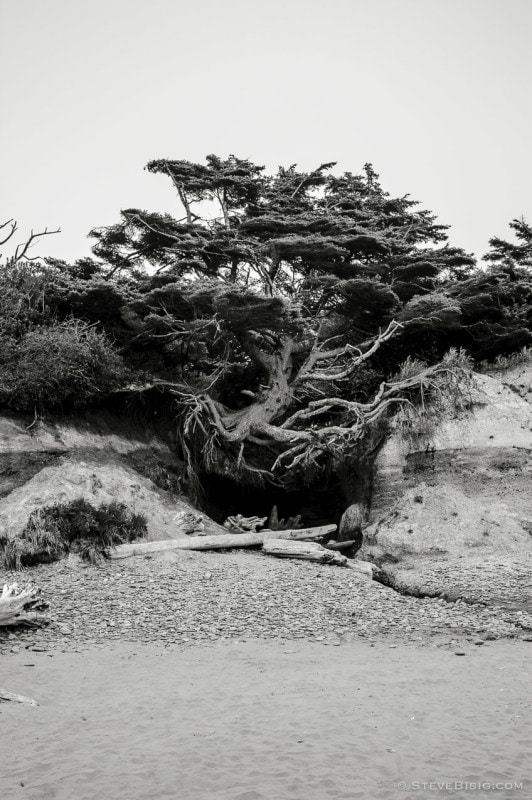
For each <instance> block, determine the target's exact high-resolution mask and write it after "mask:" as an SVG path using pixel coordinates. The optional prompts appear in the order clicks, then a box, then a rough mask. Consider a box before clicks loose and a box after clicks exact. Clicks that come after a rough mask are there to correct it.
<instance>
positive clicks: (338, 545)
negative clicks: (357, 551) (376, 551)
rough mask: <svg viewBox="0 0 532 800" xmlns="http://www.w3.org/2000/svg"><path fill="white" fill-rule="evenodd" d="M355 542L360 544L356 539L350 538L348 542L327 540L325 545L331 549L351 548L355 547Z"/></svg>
mask: <svg viewBox="0 0 532 800" xmlns="http://www.w3.org/2000/svg"><path fill="white" fill-rule="evenodd" d="M355 544H358V541H357V540H356V539H348V540H347V541H346V542H335V541H330V542H327V544H326V545H325V547H327V548H328V549H329V550H349V548H350V547H353V545H355Z"/></svg>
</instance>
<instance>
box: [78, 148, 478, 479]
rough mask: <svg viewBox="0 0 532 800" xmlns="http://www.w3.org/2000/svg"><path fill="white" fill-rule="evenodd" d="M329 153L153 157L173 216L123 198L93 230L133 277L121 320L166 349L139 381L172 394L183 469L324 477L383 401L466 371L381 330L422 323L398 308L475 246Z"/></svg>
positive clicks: (371, 438) (354, 450)
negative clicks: (168, 184)
mask: <svg viewBox="0 0 532 800" xmlns="http://www.w3.org/2000/svg"><path fill="white" fill-rule="evenodd" d="M333 166H334V164H332V163H327V164H322V165H320V166H318V167H317V168H316V169H315V170H313V171H311V172H302V171H299V170H298V169H297V168H296V166H295V165H292V166H290V167H288V168H283V167H281V168H279V170H278V172H277V173H276V174H275V175H266V174H265V173H264V170H263V168H262V167H258V166H255V165H254V164H252V163H251V162H249V161H248V160H245V159H239V158H236V157H235V156H229V158H228V159H225V160H223V159H220V158H218V157H217V156H214V155H210V156H207V159H206V163H205V164H192V163H190V162H188V161H175V160H167V159H164V160H158V161H152V162H150V163H149V164H148V167H147V168H148V170H149V171H151V172H153V173H163V174H165V175H167V176H168V177H169V179H170V180H171V181H172V183H173V185H174V187H175V189H176V192H177V196H178V200H179V203H180V206H181V207H182V209H183V214H182V215H181V217H179V218H177V219H174V218H173V217H171V216H170V215H169V214H160V213H154V212H148V211H144V210H141V209H126V210H124V211H122V214H121V220H120V222H119V223H117V224H115V225H113V226H110V227H107V228H98V229H95V230H93V231H92V235H93V236H94V237H95V238H96V239H97V243H96V245H95V247H94V254H95V255H96V256H97V258H99V259H100V260H101V263H103V264H105V265H106V267H105V269H106V270H107V271H106V272H105V270H104V272H105V274H104V276H103V280H108V281H114V280H116V278H117V276H124V279H126V280H130V279H131V276H133V275H134V276H136V277H135V280H136V298H135V299H132V300H131V301H130V302H129V303H128V304H127V307H125V308H123V309H122V312H121V313H122V320H123V322H124V324H125V325H126V326H127V327H128V329H129V331H130V333H133V335H134V339H135V341H136V342H140V343H142V344H143V345H144V346H148V345H149V346H150V347H157V348H159V350H160V352H162V353H164V358H163V361H164V366H163V367H162V369H160V370H159V372H158V373H157V372H156V371H154V372H152V374H151V375H150V376H147V379H146V380H145V381H144V383H143V384H139V385H138V387H137V388H138V390H139V391H147V390H148V389H150V388H154V387H157V388H159V389H160V390H161V391H165V392H166V393H169V394H170V395H171V396H172V397H173V399H174V402H175V410H176V421H177V439H178V446H179V449H180V450H181V453H182V455H183V458H184V460H185V462H186V464H187V467H188V471H189V476H190V479H191V482H192V481H193V480H194V478H195V477H197V476H198V474H201V473H202V472H209V471H218V472H221V473H222V474H231V475H232V476H233V477H240V479H241V480H272V481H284V482H285V483H286V484H288V483H297V482H298V481H301V480H303V481H304V480H305V479H306V478H308V477H309V475H312V476H313V477H315V475H316V472H317V471H318V472H319V471H320V470H324V469H328V468H330V467H331V465H338V464H340V463H344V462H346V461H348V460H349V459H354V458H360V457H361V453H367V452H369V451H370V450H371V449H372V448H374V447H375V446H376V441H377V440H378V435H377V434H376V431H378V424H379V421H382V420H384V419H385V417H386V415H387V414H388V412H389V411H390V409H393V408H397V407H398V405H400V404H403V403H410V402H412V400H413V398H414V396H415V394H416V392H417V391H418V390H419V389H420V387H424V389H425V391H430V387H433V388H435V387H437V386H438V385H439V384H440V383H441V382H442V380H444V379H446V378H450V379H451V380H454V379H455V378H456V377H457V376H458V374H459V373H460V371H461V369H462V366H461V362H460V358H454V359H453V358H451V359H447V361H445V362H443V363H436V364H433V365H431V366H429V365H426V364H425V365H422V364H419V365H418V368H417V370H416V371H415V372H414V373H412V370H411V369H410V370H409V371H408V373H403V374H401V373H400V371H399V370H400V363H399V360H398V359H397V356H396V354H395V353H394V351H393V348H392V349H389V350H386V343H390V342H392V341H394V340H398V339H400V337H401V335H402V334H403V333H404V332H405V331H406V330H407V329H409V328H410V326H412V325H413V324H414V323H413V320H412V318H411V317H409V316H408V314H407V315H406V316H404V317H403V319H402V320H399V319H398V315H399V314H400V313H401V310H402V309H403V308H405V307H406V305H407V304H408V303H409V302H410V303H411V302H413V300H416V298H423V297H428V296H431V293H434V291H435V290H436V289H437V288H438V287H439V286H440V285H443V282H444V281H445V280H446V279H448V278H449V277H452V278H453V281H454V282H456V281H460V280H463V279H464V278H465V277H466V276H467V274H468V273H469V272H470V271H471V270H472V268H473V266H474V263H475V262H474V259H473V257H472V256H470V255H468V254H466V253H465V252H464V251H463V250H460V249H458V248H453V247H450V246H449V245H448V244H447V237H446V232H445V231H446V227H445V226H443V225H441V224H439V223H437V221H436V218H435V216H434V215H433V214H432V213H430V212H428V211H426V210H422V209H419V208H418V204H417V203H416V202H415V201H413V200H411V199H410V198H409V197H408V195H405V196H403V197H399V198H392V197H390V196H389V195H388V193H386V192H385V191H384V190H383V188H382V187H381V184H380V181H379V176H378V175H377V174H376V172H375V171H374V170H373V167H372V166H371V165H370V164H366V166H365V168H364V172H363V174H362V175H353V174H351V173H346V174H344V175H342V176H339V177H335V176H334V175H332V174H331V173H330V170H331V168H332V167H333ZM141 270H145V272H144V274H142V272H141ZM91 281H92V282H94V278H91ZM443 305H444V306H445V302H444V303H443ZM449 306H452V303H449V302H447V307H446V309H445V313H446V314H447V316H449ZM425 310H426V309H425ZM433 310H434V309H433ZM436 316H437V315H436ZM444 316H445V315H444ZM451 316H452V315H451ZM455 316H456V314H455ZM419 349H420V352H419V353H416V355H422V349H423V348H422V347H420V348H419ZM411 363H413V362H411ZM416 363H417V362H416ZM394 376H395V377H394Z"/></svg>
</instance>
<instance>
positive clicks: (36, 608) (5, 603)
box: [0, 583, 47, 627]
mask: <svg viewBox="0 0 532 800" xmlns="http://www.w3.org/2000/svg"><path fill="white" fill-rule="evenodd" d="M40 594H41V590H40V589H38V588H37V587H36V586H31V585H28V586H23V587H22V588H20V587H19V586H18V585H17V584H16V583H12V584H11V585H8V584H6V585H5V586H4V588H3V591H2V594H1V595H0V627H6V626H9V625H39V624H40V623H42V622H47V618H46V616H45V615H44V614H41V613H39V612H41V611H42V610H43V609H44V608H46V606H45V604H44V603H43V601H42V600H41V597H40Z"/></svg>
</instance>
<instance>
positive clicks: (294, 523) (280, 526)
mask: <svg viewBox="0 0 532 800" xmlns="http://www.w3.org/2000/svg"><path fill="white" fill-rule="evenodd" d="M267 527H268V528H269V530H271V531H286V530H292V529H293V528H304V527H305V526H304V525H302V524H301V514H297V516H295V517H288V519H279V512H278V511H277V506H273V508H272V510H271V512H270V516H269V518H268V525H267Z"/></svg>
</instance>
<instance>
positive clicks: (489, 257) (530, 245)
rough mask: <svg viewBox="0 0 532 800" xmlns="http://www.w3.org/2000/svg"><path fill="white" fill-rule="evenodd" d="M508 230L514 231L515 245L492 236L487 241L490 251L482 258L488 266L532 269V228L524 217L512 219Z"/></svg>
mask: <svg viewBox="0 0 532 800" xmlns="http://www.w3.org/2000/svg"><path fill="white" fill-rule="evenodd" d="M510 228H511V229H512V230H513V231H514V233H515V237H516V239H517V243H514V242H507V241H506V240H505V239H499V238H498V237H497V236H494V237H493V239H490V240H489V243H490V247H491V250H490V251H489V252H488V253H486V255H484V256H482V260H483V261H486V262H487V263H488V264H489V265H490V266H492V267H493V266H502V267H515V266H521V267H526V268H528V269H530V268H532V227H531V226H530V225H529V224H528V223H527V222H526V220H525V219H524V217H521V219H513V220H512V221H511V222H510Z"/></svg>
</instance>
